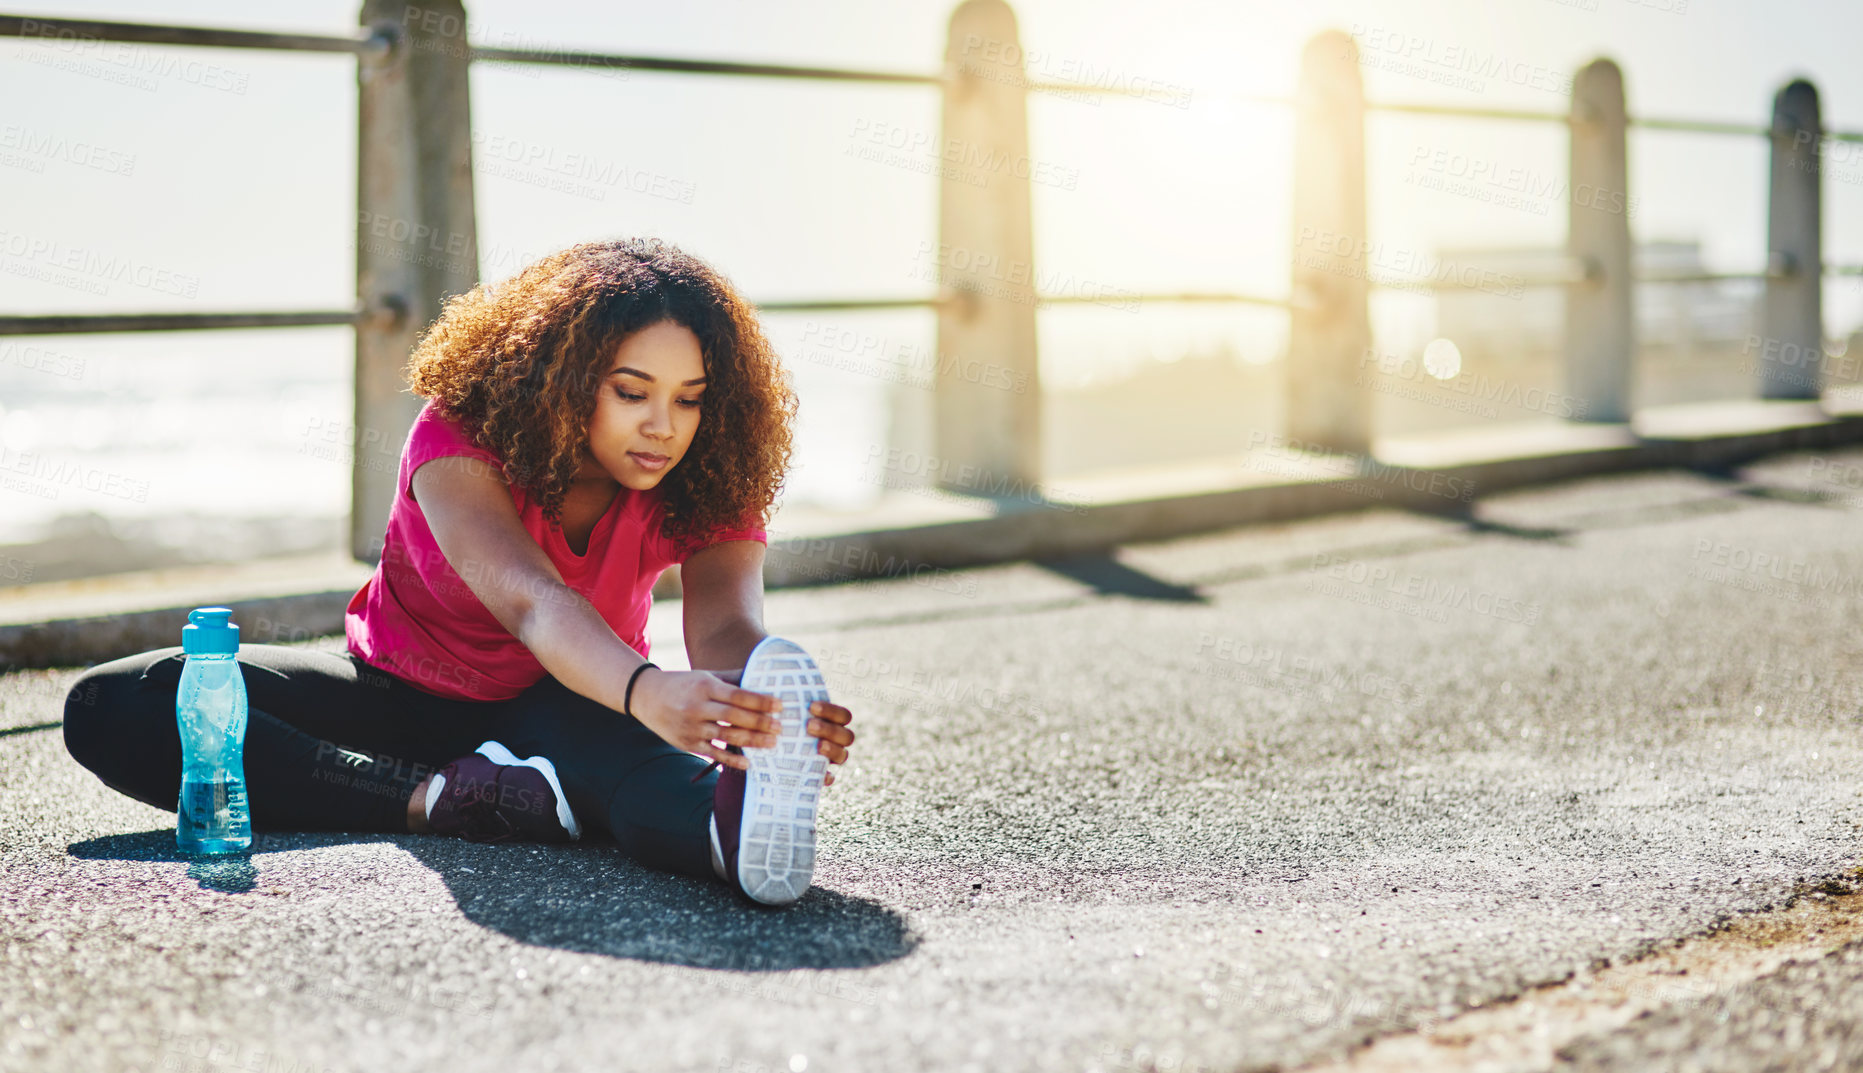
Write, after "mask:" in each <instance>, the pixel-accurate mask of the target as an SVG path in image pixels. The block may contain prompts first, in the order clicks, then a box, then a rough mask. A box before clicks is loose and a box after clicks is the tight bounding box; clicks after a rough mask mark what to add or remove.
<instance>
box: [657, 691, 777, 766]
mask: <svg viewBox="0 0 1863 1073" xmlns="http://www.w3.org/2000/svg"><path fill="white" fill-rule="evenodd" d="M733 677H736V676H735V675H733ZM633 709H634V718H636V719H639V720H640V721H641V724H642V725H643V726H645V727H646V728H647V729H648V730H651V731H653V732H654V733H655V734H658V735H659V736H660V737H661V738H663V739H665V740H666V741H667V742H668V743H670V744H672V745H675V746H678V747H679V748H681V749H684V750H686V751H687V752H689V753H697V754H699V755H700V756H703V757H705V758H706V759H708V760H716V761H718V762H719V763H721V764H728V765H730V766H731V767H734V768H737V769H739V770H740V771H743V770H748V769H749V768H750V760H749V759H748V758H746V757H743V756H740V755H738V754H737V753H732V752H727V751H726V750H725V749H724V747H723V746H721V745H716V744H713V743H714V742H723V743H724V744H725V745H735V746H737V747H739V748H740V749H770V748H774V747H775V746H776V732H777V730H778V729H779V726H778V722H777V717H776V713H778V712H780V711H782V710H783V702H782V701H781V700H778V699H777V698H775V697H772V696H770V695H769V694H767V693H753V692H751V691H750V690H748V689H739V688H738V687H737V686H735V685H733V684H731V683H730V682H727V681H725V680H724V679H723V678H721V677H719V676H718V675H715V674H713V673H711V672H710V671H665V670H661V669H660V668H658V667H650V668H648V669H647V670H645V671H642V672H641V675H640V678H639V680H637V681H636V682H635V683H634V702H633Z"/></svg>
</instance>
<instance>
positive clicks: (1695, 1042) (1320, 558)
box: [0, 451, 1863, 1073]
mask: <svg viewBox="0 0 1863 1073" xmlns="http://www.w3.org/2000/svg"><path fill="white" fill-rule="evenodd" d="M1367 507H1368V509H1367V510H1366V511H1365V512H1363V513H1360V514H1356V515H1345V516H1336V517H1331V518H1324V519H1317V520H1311V521H1305V522H1300V523H1295V524H1288V525H1280V526H1271V527H1255V528H1248V529H1238V530H1233V531H1229V532H1224V533H1220V534H1213V535H1207V536H1202V537H1197V538H1191V539H1182V540H1174V541H1170V542H1165V543H1158V544H1148V545H1142V546H1139V545H1135V546H1130V547H1126V548H1123V549H1121V550H1120V551H1119V552H1118V553H1117V554H1115V555H1112V556H1107V557H1097V558H1082V559H1075V560H1069V561H1063V562H1053V563H1046V564H1034V563H1022V564H1013V565H1006V566H999V567H992V568H986V569H977V570H969V571H963V572H959V573H946V572H941V571H923V572H918V573H916V574H914V575H911V576H908V577H903V578H901V579H898V580H891V581H885V582H878V583H863V584H859V585H852V586H839V587H824V588H815V589H797V590H781V591H777V592H773V593H771V594H770V595H769V597H768V601H767V614H766V623H767V625H768V627H769V628H770V629H771V630H772V632H775V633H778V634H781V635H783V636H787V637H791V638H793V639H795V640H797V641H799V642H801V643H802V644H803V645H804V646H806V647H807V648H808V649H809V650H810V651H811V652H812V653H814V654H815V656H816V658H817V659H818V661H819V662H820V663H821V664H822V666H823V668H824V670H825V671H826V672H827V676H828V681H829V686H830V691H831V693H832V694H833V695H834V696H835V698H836V699H837V700H839V701H841V702H842V703H845V704H846V705H847V706H848V707H849V708H851V709H852V710H853V711H854V713H855V727H856V729H857V730H858V731H859V732H860V741H859V742H858V744H857V746H856V748H855V750H854V758H853V760H852V761H851V763H850V764H849V765H848V766H847V769H846V770H845V771H844V772H843V773H842V774H841V776H840V777H839V780H838V781H837V783H836V785H835V786H834V787H833V788H832V789H830V790H829V791H828V794H827V797H826V804H825V807H824V813H823V819H822V836H821V845H820V854H819V864H818V867H817V872H816V885H815V888H814V889H813V890H812V891H811V892H810V893H809V895H808V896H807V897H805V898H804V899H803V900H802V901H801V902H799V903H798V904H796V905H794V906H792V907H790V908H788V909H785V910H766V909H758V908H754V907H749V906H745V905H743V904H742V903H740V902H738V901H736V900H735V899H734V898H732V897H731V896H729V895H728V893H727V892H726V891H724V889H723V888H722V887H721V886H719V885H715V884H706V883H700V882H697V881H693V880H688V879H685V878H680V877H674V876H667V875H663V874H658V873H653V872H649V871H646V870H644V869H642V868H639V867H637V866H635V865H633V864H632V863H630V862H629V861H628V860H627V859H625V858H624V857H622V856H621V855H620V854H619V852H618V850H617V849H616V848H615V847H614V846H613V845H612V844H606V845H604V844H587V843H585V844H578V845H575V846H572V847H554V846H552V847H535V846H522V845H517V846H511V845H507V846H483V845H474V844H469V843H464V842H459V841H455V840H450V839H443V838H438V837H433V836H412V835H403V836H387V835H375V834H357V835H344V834H290V835H280V834H261V835H260V836H259V837H258V838H257V839H256V840H255V843H254V852H253V853H252V855H251V857H250V858H249V859H248V860H244V861H236V862H231V863H226V864H219V865H201V864H196V863H189V862H187V861H184V860H181V859H178V858H177V857H176V856H175V855H174V852H173V823H174V819H173V816H172V815H170V814H164V813H162V812H160V811H158V810H155V809H152V808H149V807H147V806H144V805H141V804H139V803H136V802H133V801H130V800H128V799H126V798H122V797H120V796H118V795H116V794H115V793H114V792H112V791H111V790H109V789H108V788H107V787H105V786H103V785H102V784H101V783H100V782H99V781H98V780H97V779H96V778H95V777H93V776H92V775H90V774H89V773H88V772H86V771H84V770H83V769H81V768H79V767H78V766H77V765H76V764H75V763H74V762H73V761H71V760H70V759H69V758H68V757H67V755H66V754H65V752H64V748H63V743H62V740H61V737H60V735H59V733H58V731H57V729H56V728H55V727H46V726H44V724H48V723H53V722H55V721H56V720H58V719H59V718H60V716H61V711H62V701H63V696H64V692H65V689H66V687H67V686H68V684H69V683H70V682H71V680H72V679H73V678H74V676H75V675H76V673H77V671H76V669H62V670H50V671H27V672H17V673H13V674H10V675H6V676H4V677H0V936H3V937H4V951H5V952H4V955H3V959H4V971H5V975H6V981H7V982H6V985H5V986H4V987H0V1068H4V1069H7V1070H15V1069H19V1070H25V1069H35V1070H36V1069H44V1070H74V1071H80V1070H126V1069H135V1070H157V1069H199V1070H248V1069H250V1070H260V1071H273V1070H290V1071H293V1073H295V1071H298V1070H325V1069H328V1070H381V1069H448V1070H497V1071H500V1073H506V1071H511V1070H518V1069H521V1070H524V1071H525V1073H538V1071H543V1070H550V1069H586V1068H603V1069H626V1070H633V1069H639V1070H656V1071H659V1070H721V1071H735V1073H759V1071H764V1070H769V1071H794V1073H799V1071H801V1070H804V1069H806V1070H818V1071H820V1070H828V1071H838V1070H862V1071H864V1070H886V1071H892V1070H920V1069H926V1070H932V1069H936V1070H977V1071H984V1070H991V1071H994V1070H1002V1069H1035V1070H1102V1071H1114V1070H1149V1069H1156V1070H1167V1071H1179V1070H1182V1071H1189V1070H1197V1069H1210V1070H1237V1069H1274V1068H1290V1067H1297V1066H1300V1065H1303V1064H1309V1063H1313V1062H1320V1061H1327V1060H1335V1059H1339V1058H1341V1057H1344V1056H1346V1055H1347V1054H1349V1053H1350V1052H1351V1050H1352V1049H1353V1048H1354V1047H1356V1046H1358V1045H1360V1044H1362V1043H1364V1042H1365V1041H1368V1040H1371V1039H1374V1038H1377V1037H1380V1036H1384V1035H1388V1034H1391V1033H1399V1032H1405V1031H1410V1030H1414V1029H1417V1028H1419V1027H1424V1028H1427V1027H1429V1026H1431V1025H1434V1024H1436V1023H1438V1022H1439V1021H1440V1020H1441V1019H1443V1018H1446V1017H1449V1016H1452V1015H1454V1014H1456V1013H1458V1012H1460V1011H1464V1010H1467V1009H1470V1008H1472V1007H1478V1006H1487V1005H1492V1004H1495V1003H1499V1002H1504V1001H1506V1000H1507V999H1509V998H1510V997H1512V996H1516V995H1519V994H1521V993H1522V992H1523V991H1525V990H1526V989H1529V988H1531V987H1534V986H1536V985H1540V984H1544V983H1548V982H1551V981H1556V980H1561V979H1565V978H1567V977H1570V976H1572V975H1573V974H1574V973H1579V972H1583V971H1587V970H1588V969H1591V968H1596V967H1598V966H1600V965H1603V964H1607V963H1611V962H1622V961H1624V960H1626V959H1632V958H1636V957H1638V956H1639V955H1642V954H1644V953H1647V952H1649V951H1652V950H1656V949H1658V948H1661V947H1663V946H1665V945H1667V944H1673V943H1674V942H1675V941H1676V940H1677V939H1681V938H1685V937H1688V936H1694V935H1699V934H1701V933H1703V932H1707V931H1710V930H1712V929H1714V928H1715V927H1717V925H1719V924H1721V923H1724V922H1726V921H1727V920H1729V919H1730V918H1732V917H1734V916H1735V915H1738V914H1749V913H1758V912H1765V911H1768V910H1776V909H1778V908H1779V907H1781V906H1783V905H1785V904H1786V903H1787V902H1788V901H1790V900H1791V899H1792V898H1793V897H1795V895H1796V893H1797V892H1801V891H1803V890H1804V889H1805V884H1814V883H1817V882H1819V881H1820V880H1821V879H1823V878H1825V877H1832V876H1839V875H1846V874H1848V873H1850V872H1851V871H1852V870H1854V868H1855V867H1856V865H1857V863H1858V861H1859V858H1860V857H1863V781H1860V780H1859V779H1858V777H1857V772H1859V771H1860V770H1863V748H1859V733H1858V718H1859V714H1860V713H1863V651H1860V649H1863V644H1860V639H1863V632H1860V630H1859V627H1860V626H1863V610H1860V608H1863V604H1860V603H1859V597H1863V524H1860V523H1863V452H1859V451H1850V452H1842V453H1833V454H1829V455H1802V454H1801V455H1790V456H1781V457H1779V458H1776V459H1772V460H1769V461H1767V462H1765V463H1763V464H1759V465H1755V466H1751V467H1747V468H1745V469H1742V470H1739V471H1736V472H1731V473H1718V474H1717V473H1696V472H1662V473H1651V474H1640V475H1628V476H1621V477H1614V478H1597V479H1589V480H1585V481H1582V482H1575V483H1571V484H1566V485H1561V486H1555V487H1548V488H1543V489H1537V490H1531V491H1523V492H1514V493H1509V494H1506V495H1502V496H1496V497H1493V498H1488V499H1480V500H1477V501H1476V503H1475V504H1474V505H1473V513H1472V514H1469V515H1467V516H1463V517H1455V516H1449V515H1443V516H1431V515H1419V514H1411V513H1400V512H1395V511H1388V510H1380V509H1377V505H1376V502H1375V501H1373V500H1368V501H1367ZM678 613H679V608H678V605H677V603H676V602H668V603H664V604H662V605H661V606H659V607H657V608H656V611H655V616H656V629H655V637H656V647H655V652H656V661H659V662H668V661H669V659H668V657H671V656H672V654H673V653H674V652H675V651H676V650H677V628H678ZM313 646H314V647H323V648H328V649H330V650H333V651H334V650H338V649H340V647H341V641H340V639H334V638H332V639H325V640H322V641H318V642H313ZM1857 981H1863V955H1859V954H1858V953H1857V952H1856V951H1855V950H1853V949H1850V948H1845V949H1842V950H1840V951H1838V952H1837V953H1836V954H1834V955H1832V956H1831V957H1829V958H1825V959H1823V960H1821V961H1818V962H1816V963H1813V964H1807V965H1795V966H1789V967H1788V968H1787V969H1785V970H1782V971H1781V972H1780V973H1777V974H1775V975H1773V976H1769V977H1767V978H1765V979H1763V980H1759V981H1755V982H1754V983H1753V984H1751V985H1749V988H1750V989H1751V990H1752V991H1753V993H1755V994H1760V995H1762V997H1764V999H1765V1000H1764V1001H1759V1000H1756V1001H1755V1002H1754V1003H1753V1004H1752V1008H1751V1009H1746V1008H1744V1007H1740V1008H1734V1009H1733V1010H1732V1011H1731V1012H1729V1009H1728V1007H1726V1006H1725V1005H1722V1006H1717V1007H1715V1008H1712V1009H1710V1008H1708V1007H1704V1006H1702V1005H1700V1004H1696V1005H1694V1006H1689V1007H1681V1008H1678V1009H1676V1010H1674V1011H1658V1013H1656V1014H1653V1015H1652V1016H1650V1017H1646V1018H1642V1019H1640V1020H1638V1021H1636V1022H1634V1023H1632V1024H1631V1025H1628V1026H1625V1027H1624V1028H1623V1029H1621V1030H1618V1031H1615V1032H1611V1033H1607V1034H1604V1035H1602V1036H1600V1037H1597V1038H1588V1039H1585V1040H1582V1041H1580V1042H1579V1043H1577V1044H1574V1045H1573V1046H1571V1047H1568V1048H1566V1049H1565V1050H1564V1051H1562V1052H1561V1057H1560V1059H1559V1060H1560V1062H1562V1063H1565V1064H1567V1065H1569V1066H1570V1067H1571V1068H1583V1069H1598V1070H1619V1069H1621V1070H1631V1069H1644V1068H1651V1067H1661V1068H1670V1067H1682V1066H1684V1065H1685V1064H1686V1063H1690V1062H1692V1063H1696V1064H1697V1065H1698V1066H1699V1067H1700V1068H1727V1069H1747V1068H1760V1067H1762V1066H1763V1067H1765V1068H1780V1069H1797V1068H1806V1069H1810V1068H1824V1067H1825V1066H1823V1065H1821V1064H1820V1063H1821V1062H1823V1061H1824V1060H1825V1059H1826V1058H1830V1059H1831V1061H1833V1062H1837V1061H1839V1060H1840V1059H1842V1058H1844V1057H1845V1056H1851V1063H1852V1064H1853V1065H1854V1056H1855V1054H1856V1053H1857V1051H1856V1047H1857V1044H1856V1043H1855V1040H1856V1039H1858V1038H1859V1031H1860V1028H1859V1026H1863V987H1860V986H1858V985H1857ZM1765 989H1771V990H1765ZM1831 989H1837V996H1836V997H1833V996H1832V995H1830V994H1827V993H1828V992H1830V991H1831ZM1741 993H1742V994H1744V993H1746V991H1745V990H1743V991H1742V992H1741ZM1806 994H1824V995H1825V1000H1823V1001H1820V1002H1818V1003H1817V1004H1816V1005H1814V1006H1811V1007H1807V1006H1805V1005H1804V1004H1803V1003H1800V1004H1799V1005H1796V1006H1795V1005H1794V1004H1793V1003H1794V1000H1793V998H1792V997H1791V996H1794V995H1806ZM1840 999H1841V1000H1840ZM1807 1010H1809V1012H1807ZM1793 1017H1797V1018H1798V1020H1797V1022H1791V1021H1790V1019H1791V1018H1793ZM1807 1018H1809V1019H1810V1020H1809V1021H1807ZM1793 1023H1796V1024H1797V1025H1798V1027H1797V1028H1792V1027H1791V1024H1793ZM1808 1026H1809V1027H1808ZM1793 1033H1796V1035H1794V1034H1793ZM1788 1037H1789V1038H1790V1039H1791V1040H1792V1041H1794V1042H1793V1045H1792V1046H1791V1047H1789V1048H1787V1049H1783V1050H1782V1049H1781V1045H1780V1044H1779V1043H1778V1042H1777V1041H1778V1040H1781V1039H1786V1038H1788ZM1846 1047H1848V1048H1850V1049H1849V1050H1845V1048H1846ZM1756 1055H1763V1056H1764V1059H1765V1060H1764V1061H1763V1062H1761V1061H1759V1060H1758V1059H1756V1058H1755V1056H1756ZM1684 1059H1686V1062H1684ZM1840 1067H1841V1066H1840Z"/></svg>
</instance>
